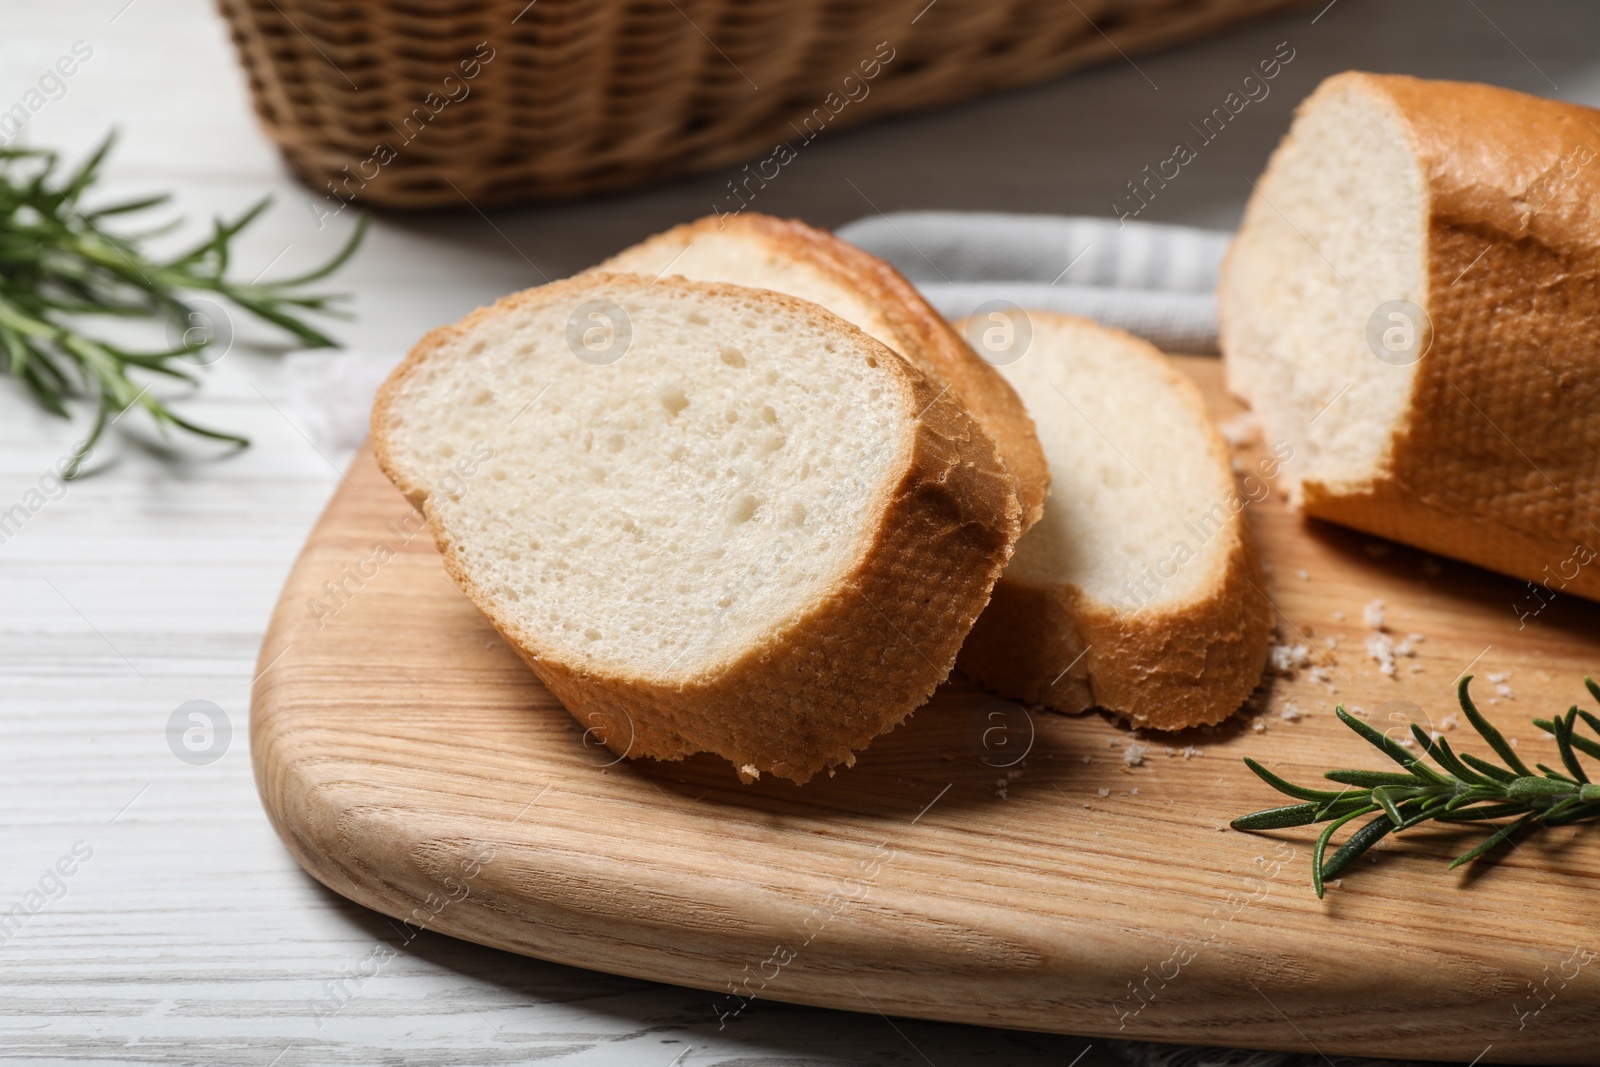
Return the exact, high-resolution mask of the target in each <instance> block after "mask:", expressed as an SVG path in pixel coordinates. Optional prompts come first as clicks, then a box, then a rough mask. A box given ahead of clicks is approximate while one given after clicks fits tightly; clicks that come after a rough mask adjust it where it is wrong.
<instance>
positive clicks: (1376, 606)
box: [1361, 599, 1388, 630]
mask: <svg viewBox="0 0 1600 1067" xmlns="http://www.w3.org/2000/svg"><path fill="white" fill-rule="evenodd" d="M1384 610H1385V609H1384V603H1383V601H1382V600H1381V599H1379V600H1372V601H1368V602H1367V606H1366V607H1364V608H1362V609H1361V621H1362V622H1364V623H1366V624H1367V625H1368V626H1370V627H1372V628H1373V629H1374V630H1386V629H1388V627H1387V626H1386V625H1385V623H1384Z"/></svg>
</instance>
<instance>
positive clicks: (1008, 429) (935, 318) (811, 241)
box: [595, 211, 1050, 529]
mask: <svg viewBox="0 0 1600 1067" xmlns="http://www.w3.org/2000/svg"><path fill="white" fill-rule="evenodd" d="M719 232H726V233H732V234H738V235H740V236H743V237H746V238H748V239H750V240H754V241H758V242H761V243H762V244H764V245H765V246H767V247H768V248H770V249H772V250H774V251H775V252H777V253H778V254H780V255H782V256H786V257H789V258H792V259H794V260H797V261H799V262H802V263H805V264H807V265H809V266H811V267H812V268H813V269H815V270H817V271H819V272H821V273H822V274H824V275H825V276H828V277H830V278H831V279H832V280H834V281H835V282H836V283H837V284H838V285H839V286H841V287H842V288H844V289H847V290H853V291H854V292H855V294H856V295H857V296H859V297H860V298H861V299H863V300H865V301H867V302H868V303H870V304H872V305H873V306H874V308H875V310H876V311H877V312H878V314H879V316H880V318H881V320H882V323H883V325H884V327H885V329H886V332H888V333H889V335H890V337H889V338H888V340H890V342H891V344H890V347H892V348H894V349H896V350H897V351H898V352H900V353H901V354H902V355H904V356H906V357H907V358H908V359H910V360H912V361H913V362H914V363H916V364H917V366H918V367H920V368H921V369H922V371H923V372H924V373H925V374H927V375H928V376H929V377H931V378H933V379H934V380H935V381H937V382H938V383H939V384H941V385H945V384H948V385H949V386H950V387H951V389H952V390H953V391H954V392H955V393H956V394H957V396H958V397H960V399H961V402H962V403H963V404H964V405H965V406H966V408H967V410H968V411H969V412H970V413H971V414H972V416H973V418H975V419H976V420H977V421H978V424H979V425H980V426H982V427H983V428H984V430H985V431H986V432H987V433H988V434H989V436H990V437H991V438H992V439H993V440H994V442H995V445H996V446H997V447H998V449H999V453H1000V458H1001V460H1002V462H1004V464H1005V466H1006V470H1007V471H1008V472H1010V474H1011V475H1012V477H1014V478H1015V479H1016V482H1017V501H1018V503H1019V504H1021V506H1022V526H1023V529H1026V528H1027V527H1029V526H1032V525H1033V524H1034V523H1035V522H1037V521H1038V520H1039V516H1040V515H1041V514H1043V511H1044V498H1045V494H1046V493H1047V492H1048V491H1049V488H1050V466H1049V464H1048V463H1047V462H1046V460H1045V457H1044V450H1043V449H1041V448H1040V447H1039V440H1038V438H1037V437H1036V436H1035V434H1034V429H1033V420H1032V418H1030V417H1029V415H1028V411H1027V408H1026V407H1024V406H1023V403H1022V400H1021V398H1019V397H1018V396H1017V394H1016V391H1015V390H1014V389H1012V388H1011V386H1010V384H1009V383H1008V382H1007V381H1006V380H1005V378H1003V377H1002V376H1001V375H1000V373H999V371H997V370H996V369H995V368H994V367H993V366H991V365H990V364H988V363H986V362H984V360H983V359H982V358H981V357H980V356H978V354H977V353H976V352H974V351H973V350H972V347H971V346H970V345H968V344H967V342H966V341H965V340H964V339H963V338H962V336H961V335H960V334H959V333H958V332H957V331H956V330H955V329H954V328H952V327H951V325H950V324H949V323H948V322H946V321H945V320H944V317H943V316H941V315H940V314H939V313H938V312H937V311H935V310H934V309H933V307H932V306H931V305H929V303H928V302H927V301H926V300H924V299H923V298H922V294H920V293H919V292H917V289H916V287H915V286H913V285H912V284H911V283H910V282H909V281H907V280H906V279H905V277H904V276H903V275H902V274H901V273H900V272H899V271H897V270H895V269H894V268H893V267H892V266H890V265H889V264H888V263H886V262H884V261H883V260H881V259H879V258H878V257H877V256H873V255H870V254H868V253H867V252H864V251H862V250H861V249H859V248H857V247H855V246H854V245H852V244H849V243H848V242H846V241H841V240H839V239H838V238H837V237H835V236H833V234H831V233H828V232H827V231H825V230H819V229H817V228H815V227H813V226H808V225H806V224H805V223H803V222H800V221H799V220H797V219H778V218H773V217H772V216H770V215H761V214H758V213H756V212H753V211H747V212H742V213H740V214H738V215H730V216H724V217H718V216H714V215H713V216H708V217H706V218H703V219H699V220H697V221H695V222H691V223H686V224H684V225H682V226H676V227H674V228H672V229H670V230H668V231H666V232H665V233H662V234H658V235H657V236H655V237H651V238H647V239H646V240H645V241H642V242H640V243H639V244H638V245H635V246H634V247H633V248H630V249H626V250H624V251H622V252H620V253H618V254H617V255H616V256H613V257H612V258H611V259H608V260H607V261H606V262H604V263H602V264H600V265H599V266H598V267H596V268H595V269H596V270H599V271H605V270H625V269H629V268H630V267H631V266H633V265H635V264H636V263H637V261H638V260H639V259H640V258H641V256H649V255H650V253H651V251H652V250H653V249H656V248H675V247H683V246H687V245H689V244H692V243H693V242H694V240H695V238H696V237H698V236H700V235H702V234H707V233H719ZM668 269H670V267H669V268H668Z"/></svg>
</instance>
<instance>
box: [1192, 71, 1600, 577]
mask: <svg viewBox="0 0 1600 1067" xmlns="http://www.w3.org/2000/svg"><path fill="white" fill-rule="evenodd" d="M1257 185H1258V191H1257V193H1256V194H1255V196H1253V197H1252V198H1251V201H1250V204H1249V207H1248V208H1247V209H1246V211H1245V217H1244V224H1243V226H1242V228H1241V229H1240V231H1239V236H1238V239H1237V240H1236V241H1235V242H1234V245H1233V248H1232V250H1231V252H1230V254H1229V256H1228V258H1227V261H1226V263H1225V265H1224V269H1223V275H1222V284H1221V288H1220V294H1219V295H1220V311H1221V316H1222V336H1221V340H1222V348H1223V352H1224V354H1225V357H1226V360H1227V369H1228V383H1229V387H1230V388H1231V389H1232V390H1233V391H1234V392H1235V393H1237V394H1238V395H1239V396H1240V397H1241V398H1243V399H1244V400H1246V401H1247V402H1248V403H1249V404H1250V405H1251V406H1252V407H1253V408H1254V409H1255V410H1256V411H1257V412H1258V413H1259V414H1260V416H1261V420H1262V423H1263V426H1264V428H1265V432H1266V433H1267V434H1268V436H1269V440H1271V441H1274V442H1285V443H1287V444H1288V445H1289V446H1290V447H1292V448H1293V450H1294V452H1295V454H1296V455H1295V460H1294V462H1293V463H1292V464H1291V465H1290V466H1289V467H1288V468H1287V472H1288V475H1289V479H1288V482H1289V485H1290V487H1291V489H1292V490H1293V497H1294V499H1295V500H1296V501H1297V502H1299V503H1301V504H1302V505H1303V507H1304V509H1305V511H1306V512H1307V513H1308V514H1311V515H1315V516H1317V517H1319V518H1324V519H1330V520H1332V521H1334V522H1339V523H1343V524H1345V525H1348V526H1353V527H1356V528H1358V529H1361V530H1366V531H1368V532H1370V533H1374V534H1378V535H1380V536H1384V537H1390V538H1393V539H1395V540H1397V541H1403V542H1406V543H1408V544H1412V545H1416V546H1418V547H1420V548H1425V549H1429V550H1431V551H1434V552H1439V553H1442V554H1445V555H1449V556H1454V557H1456V558H1459V559H1463V560H1468V561H1470V562H1473V563H1477V564H1480V565H1482V566H1484V567H1489V568H1491V569H1494V570H1498V571H1502V572H1504V573H1506V574H1511V575H1515V576H1516V577H1519V578H1524V579H1527V580H1529V581H1532V582H1540V583H1542V584H1545V585H1548V586H1549V587H1550V588H1552V589H1564V590H1565V591H1567V592H1571V593H1576V594H1579V595H1581V596H1586V597H1591V598H1597V599H1600V564H1597V563H1596V562H1594V561H1595V560H1596V557H1597V555H1600V416H1597V414H1596V413H1597V412H1600V341H1597V340H1596V335H1595V330H1594V323H1595V320H1596V318H1597V317H1600V284H1597V282H1596V278H1597V277H1600V213H1597V211H1596V205H1597V204H1600V111H1594V110H1591V109H1589V108H1585V107H1579V106H1576V105H1573V104H1565V103H1558V102H1556V101H1552V100H1541V99H1539V98H1537V97H1532V96H1524V95H1522V94H1521V93H1514V92H1510V91H1508V90H1505V89H1496V88H1491V87H1489V86H1485V85H1469V84H1462V83H1457V82H1435V81H1422V80H1419V79H1416V78H1406V77H1399V76H1387V75H1375V74H1362V73H1356V72H1350V73H1345V74H1340V75H1336V76H1335V77H1332V78H1329V79H1328V80H1327V81H1325V82H1323V83H1322V85H1321V86H1320V87H1319V88H1318V89H1317V90H1316V92H1314V93H1313V94H1312V95H1311V96H1310V97H1309V98H1308V99H1307V100H1306V101H1305V102H1304V103H1303V104H1301V106H1300V109H1299V111H1298V113H1297V115H1296V117H1295V120H1294V124H1293V126H1292V127H1291V129H1290V131H1289V134H1288V137H1287V138H1286V139H1285V140H1284V142H1283V143H1282V144H1281V145H1280V146H1279V147H1278V149H1277V151H1276V152H1275V153H1274V154H1273V156H1272V160H1271V162H1270V163H1269V164H1268V166H1267V170H1266V173H1265V174H1263V175H1262V177H1261V180H1260V181H1259V182H1258V183H1257Z"/></svg>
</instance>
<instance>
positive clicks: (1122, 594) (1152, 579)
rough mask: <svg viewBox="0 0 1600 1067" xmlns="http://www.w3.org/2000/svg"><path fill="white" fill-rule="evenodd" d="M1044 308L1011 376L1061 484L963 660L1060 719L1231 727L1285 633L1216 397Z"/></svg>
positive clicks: (1147, 354)
mask: <svg viewBox="0 0 1600 1067" xmlns="http://www.w3.org/2000/svg"><path fill="white" fill-rule="evenodd" d="M1027 314H1028V317H1029V319H1030V321H1031V326H1032V341H1031V343H1030V345H1029V347H1028V349H1027V351H1026V352H1025V353H1024V354H1023V356H1022V357H1021V358H1020V359H1019V360H1018V361H1017V362H1015V363H1013V364H1011V365H1009V366H1007V367H1004V368H1003V373H1004V374H1005V375H1006V378H1007V379H1008V380H1009V381H1010V382H1011V384H1012V385H1013V386H1015V387H1016V390H1017V392H1018V393H1020V394H1021V396H1022V398H1023V401H1024V402H1025V403H1026V404H1027V405H1028V408H1029V410H1030V411H1032V412H1033V417H1034V420H1035V422H1036V423H1037V424H1038V427H1039V440H1040V442H1041V443H1042V444H1043V445H1044V449H1045V454H1046V455H1047V456H1048V457H1049V459H1050V475H1051V480H1052V484H1053V486H1054V489H1053V491H1052V492H1051V494H1050V499H1049V500H1047V501H1046V502H1045V509H1044V517H1043V518H1042V519H1040V520H1039V522H1038V523H1037V524H1036V525H1035V526H1034V527H1033V528H1032V529H1030V530H1029V531H1028V532H1027V533H1026V534H1025V535H1023V538H1022V540H1021V541H1019V542H1017V550H1016V555H1015V556H1014V557H1013V558H1012V560H1011V565H1010V566H1009V567H1007V568H1006V571H1005V573H1004V574H1003V575H1002V576H1001V578H1000V581H999V583H998V584H997V585H996V586H995V590H994V597H993V599H992V600H991V602H990V604H989V607H988V609H987V610H986V611H984V613H983V616H982V617H981V618H980V619H979V620H978V624H977V626H975V627H974V628H973V631H972V634H971V636H970V637H968V639H967V643H966V645H965V646H964V647H963V648H962V650H961V657H960V660H959V666H960V668H961V669H962V670H963V671H965V672H966V673H968V674H970V675H972V676H973V677H975V678H977V679H978V680H979V681H980V682H982V683H983V684H984V685H986V686H988V687H989V688H991V689H993V690H995V691H996V692H998V693H1000V694H1002V695H1004V696H1009V697H1014V698H1016V699H1020V700H1026V701H1032V702H1035V703H1040V704H1046V705H1048V706H1050V707H1052V708H1056V709H1058V710H1060V711H1066V712H1078V711H1082V710H1084V709H1086V708H1089V707H1102V708H1105V709H1107V710H1109V711H1111V712H1113V713H1115V714H1116V715H1118V716H1120V717H1122V718H1124V719H1126V720H1127V721H1129V722H1130V723H1132V724H1133V725H1135V726H1140V727H1150V728H1153V729H1159V730H1173V729H1179V728H1182V727H1186V726H1198V725H1201V724H1206V723H1214V722H1219V721H1221V720H1222V719H1225V718H1227V717H1228V716H1229V715H1232V714H1233V713H1234V712H1235V711H1237V710H1238V709H1239V706H1240V705H1241V704H1242V703H1243V702H1244V700H1245V699H1246V698H1247V697H1248V696H1249V695H1250V692H1251V690H1253V689H1254V688H1255V687H1256V685H1257V683H1258V682H1259V681H1260V679H1261V671H1262V668H1263V666H1264V665H1265V663H1266V658H1267V643H1268V641H1269V639H1270V637H1271V633H1272V615H1271V608H1270V605H1269V604H1268V602H1267V600H1266V597H1265V596H1264V594H1263V593H1262V592H1261V587H1262V580H1261V576H1260V572H1259V567H1258V564H1257V562H1256V554H1255V548H1254V542H1253V541H1252V540H1251V537H1250V531H1249V528H1248V526H1247V524H1246V522H1245V518H1244V508H1245V504H1246V501H1245V499H1244V498H1243V497H1241V496H1240V494H1239V492H1238V489H1237V487H1236V486H1235V484H1234V478H1233V469H1232V467H1231V465H1230V458H1229V454H1228V450H1227V447H1226V445H1224V443H1223V441H1222V439H1221V437H1220V436H1219V435H1218V433H1217V430H1216V428H1215V427H1214V426H1213V425H1212V423H1211V419H1210V416H1209V414H1208V413H1207V411H1206V407H1205V402H1204V400H1203V399H1202V398H1201V396H1200V391H1199V389H1197V388H1196V387H1195V385H1194V383H1193V382H1192V381H1190V380H1189V379H1188V378H1186V377H1185V376H1184V375H1183V374H1182V373H1180V372H1179V371H1177V370H1175V369H1173V368H1172V367H1171V366H1169V365H1168V363H1167V361H1166V359H1165V358H1164V357H1163V356H1162V355H1161V353H1160V352H1158V351H1156V349H1155V348H1153V347H1152V346H1151V345H1149V344H1146V343H1145V342H1144V341H1141V340H1139V339H1138V338H1136V337H1133V336H1131V335H1129V334H1126V333H1123V332H1122V331H1121V330H1114V329H1110V328H1108V327H1104V326H1100V325H1097V324H1096V323H1093V322H1090V321H1088V320H1085V319H1078V318H1073V317H1071V316H1067V315H1057V314H1051V313H1049V312H1041V311H1029V312H1028V313H1027ZM959 325H961V324H959V323H958V326H959Z"/></svg>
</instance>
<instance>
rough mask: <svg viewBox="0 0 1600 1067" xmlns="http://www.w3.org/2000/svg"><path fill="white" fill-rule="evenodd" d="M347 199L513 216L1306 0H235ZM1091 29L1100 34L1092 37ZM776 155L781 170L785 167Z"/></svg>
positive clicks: (270, 125)
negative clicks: (520, 206)
mask: <svg viewBox="0 0 1600 1067" xmlns="http://www.w3.org/2000/svg"><path fill="white" fill-rule="evenodd" d="M220 3H221V7H222V10H223V12H224V14H225V15H226V16H227V18H228V21H229V23H230V24H231V25H232V30H233V38H234V41H235V43H236V44H237V46H238V49H239V54H240V55H241V56H242V57H243V60H244V66H245V70H246V72H247V73H248V75H249V79H250V88H251V91H252V93H253V95H254V98H255V106H256V110H257V111H258V112H259V113H260V116H261V119H262V121H263V123H264V124H265V125H266V128H267V131H268V133H269V134H270V135H271V136H272V138H273V139H274V140H275V141H277V143H278V145H279V146H280V147H281V148H282V150H283V153H284V155H285V156H286V157H287V158H288V161H289V165H290V166H291V167H293V168H294V170H295V171H296V172H297V173H299V175H300V176H301V177H302V178H304V179H305V180H306V181H307V182H308V183H309V184H310V185H311V186H312V187H313V188H315V189H317V190H319V191H322V192H324V193H325V194H327V195H328V196H329V197H330V199H332V198H337V199H338V200H348V199H359V200H362V201H365V202H367V203H370V204H374V205H380V206H388V207H406V208H426V207H446V206H452V205H454V206H461V205H462V204H463V201H470V202H471V203H473V204H476V205H480V206H481V205H488V204H500V203H507V202H512V201H518V200H530V199H539V198H548V197H561V196H571V195H575V194H581V193H590V192H597V191H601V190H608V189H618V188H621V187H624V186H628V185H634V184H637V183H640V182H645V181H653V180H658V179H662V178H666V177H669V176H671V175H674V174H680V173H683V172H686V171H692V170H704V169H707V168H711V167H716V166H720V165H723V164H727V163H730V162H733V161H736V160H741V159H747V158H753V157H758V158H759V159H760V165H762V166H764V167H766V168H768V170H769V171H770V170H771V168H774V167H781V166H782V164H783V162H784V161H785V160H784V159H783V158H782V156H783V153H784V151H785V148H787V150H788V151H789V152H791V153H793V152H798V151H799V150H800V149H801V148H802V146H803V145H804V143H805V142H806V141H807V140H808V139H809V138H810V137H812V136H815V135H816V134H817V133H818V132H821V131H822V130H824V129H828V130H831V129H836V128H838V127H841V126H845V125H849V124H853V123H856V122H860V121H861V120H863V119H866V118H871V117H875V116H880V115H885V114H889V113H892V112H897V111H906V110H909V109H912V108H921V107H927V106H930V105H933V104H939V103H944V102H947V101H951V100H956V99H960V98H963V97H969V96H973V95H976V94H978V93H982V92H986V91H989V90H993V89H1000V88H1006V87H1010V86H1017V85H1023V84H1026V83H1029V82H1034V81H1038V80H1040V79H1042V78H1047V77H1050V76H1051V75H1055V74H1059V73H1061V72H1062V71H1064V70H1067V69H1069V68H1072V67H1076V66H1081V65H1084V64H1087V63H1093V62H1095V61H1098V60H1103V59H1107V58H1113V57H1115V56H1116V55H1117V53H1118V51H1121V52H1122V53H1134V52H1136V51H1147V50H1149V49H1151V48H1155V47H1158V46H1160V45H1164V44H1169V43H1172V42H1175V41H1179V40H1182V39H1186V38H1190V37H1194V36H1197V35H1199V34H1201V33H1204V32H1206V31H1208V30H1211V29H1213V28H1215V27H1218V26H1222V25H1224V24H1226V23H1229V22H1233V21H1237V20H1238V19H1241V18H1244V17H1248V16H1251V15H1256V14H1261V13H1264V12H1268V11H1273V10H1277V9H1281V8H1286V7H1295V6H1301V2H1300V0H1077V2H1076V3H1066V2H1063V0H933V2H932V3H930V2H928V0H533V2H531V3H530V2H529V0H220ZM1091 20H1092V21H1091ZM774 153H776V154H777V155H778V157H779V158H777V159H774V158H773V154H774Z"/></svg>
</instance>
